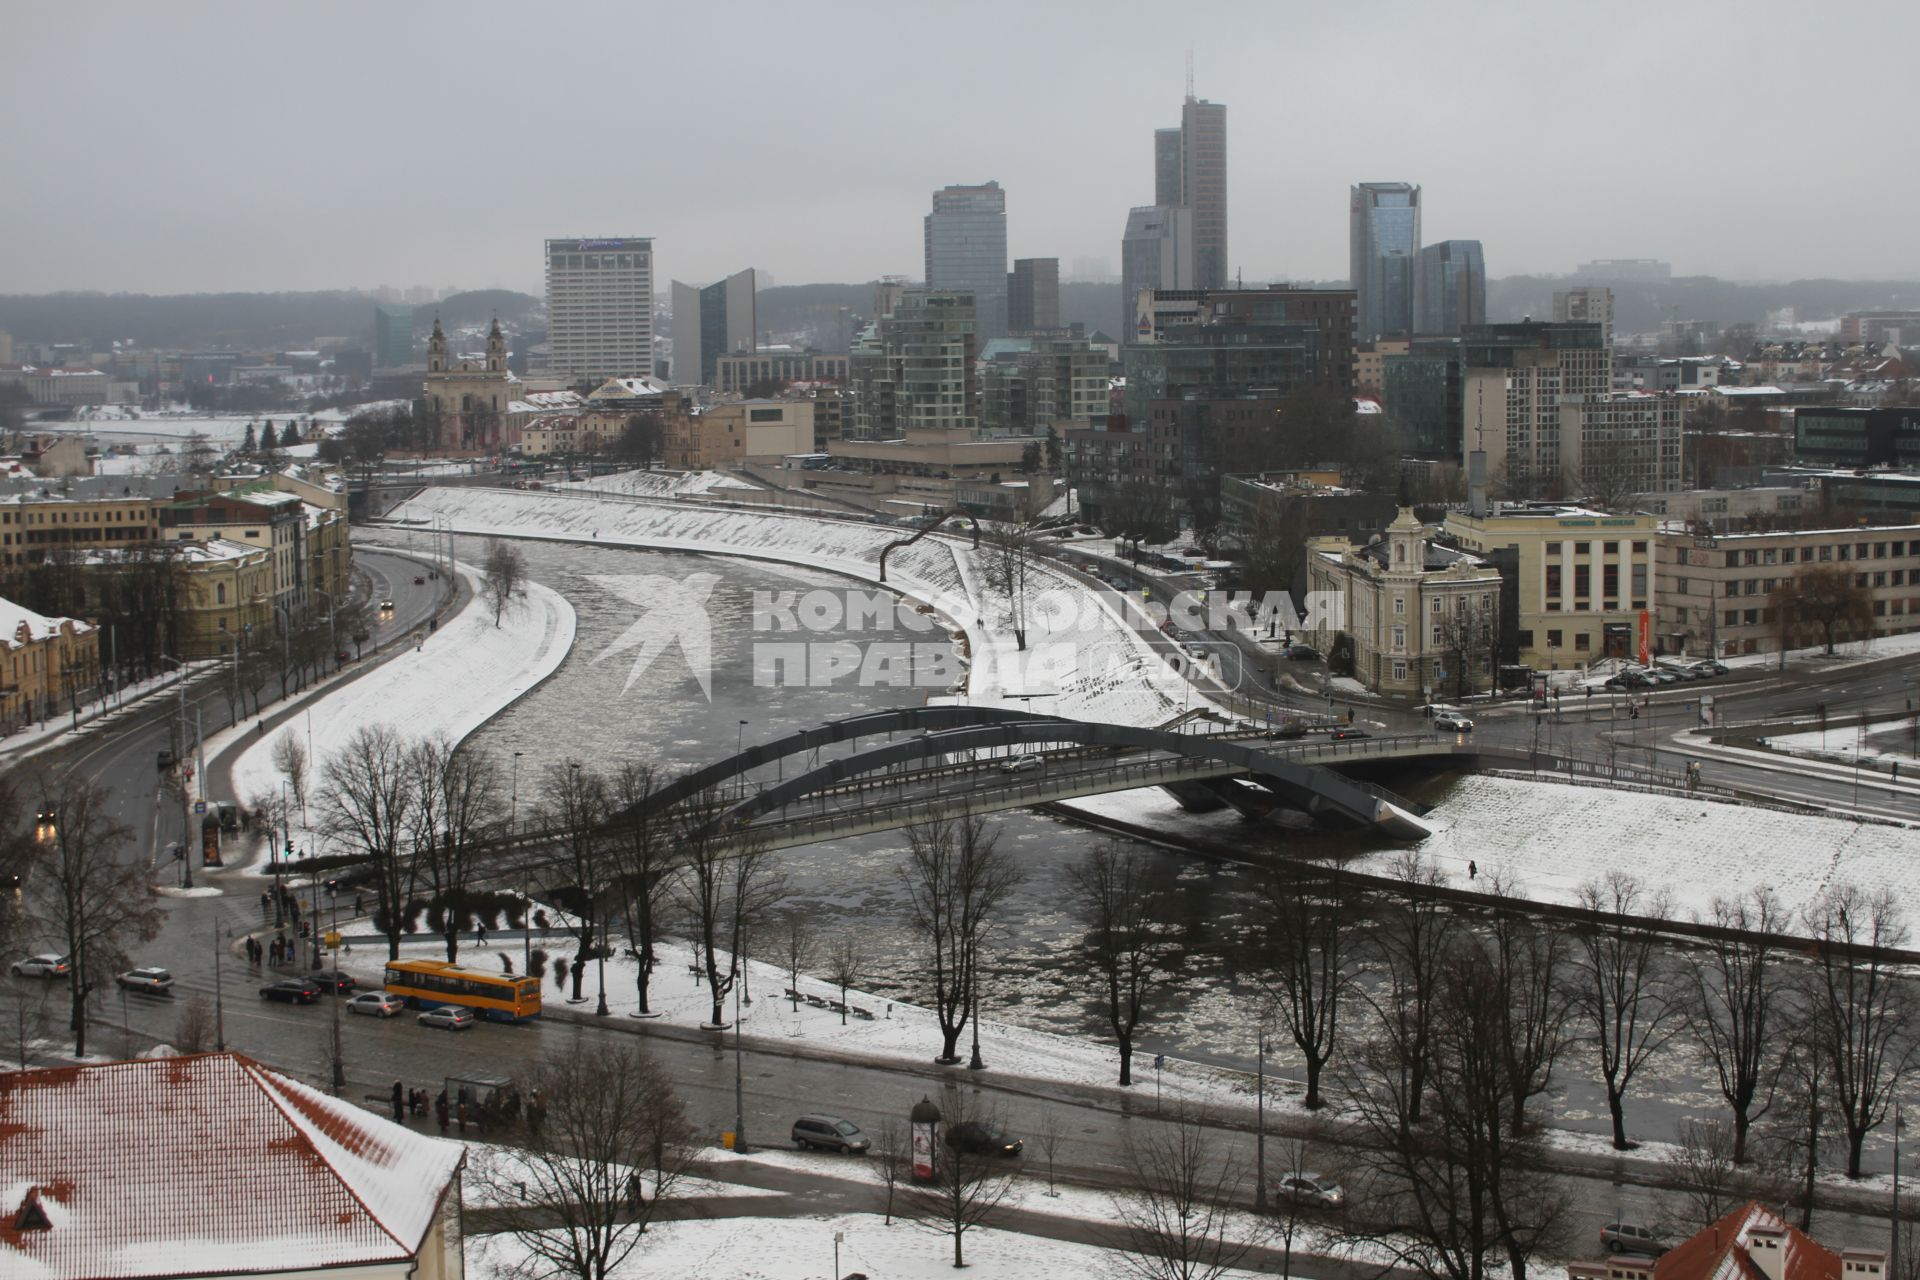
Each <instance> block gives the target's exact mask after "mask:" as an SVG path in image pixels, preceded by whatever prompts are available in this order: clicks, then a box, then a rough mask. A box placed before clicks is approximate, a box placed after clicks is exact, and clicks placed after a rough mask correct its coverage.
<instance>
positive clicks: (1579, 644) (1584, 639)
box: [1573, 631, 1593, 653]
mask: <svg viewBox="0 0 1920 1280" xmlns="http://www.w3.org/2000/svg"><path fill="white" fill-rule="evenodd" d="M1573 647H1574V650H1575V651H1576V652H1578V653H1585V652H1587V650H1589V649H1591V648H1593V637H1592V636H1590V635H1588V634H1587V633H1586V632H1584V631H1582V632H1581V633H1580V634H1579V635H1577V636H1575V637H1574V638H1573Z"/></svg>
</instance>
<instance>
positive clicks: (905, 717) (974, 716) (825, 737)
mask: <svg viewBox="0 0 1920 1280" xmlns="http://www.w3.org/2000/svg"><path fill="white" fill-rule="evenodd" d="M1020 721H1046V722H1047V723H1049V724H1074V723H1077V722H1076V721H1072V720H1060V719H1058V718H1057V717H1054V716H1042V715H1035V714H1034V713H1033V712H1031V711H1014V710H1010V709H1006V708H1001V707H976V706H956V705H941V706H932V707H900V708H898V709H896V710H892V711H871V712H868V713H867V714H865V715H858V716H848V717H847V718H846V719H844V720H831V721H828V722H827V723H826V724H823V725H818V726H816V727H815V728H812V729H802V730H801V731H800V732H799V733H790V734H788V735H786V736H785V737H783V738H775V739H773V740H772V741H770V742H762V743H759V744H757V745H755V746H751V747H748V748H747V749H746V750H744V751H742V752H740V753H739V754H738V755H732V756H728V757H727V758H726V759H724V760H716V761H714V762H713V763H712V764H710V765H707V766H705V767H704V768H700V769H695V770H694V771H693V772H692V773H689V774H686V775H684V776H682V777H680V778H676V779H675V780H674V781H672V782H670V783H668V784H667V785H666V786H664V787H661V788H660V789H659V790H658V791H656V792H655V793H654V796H653V802H654V804H655V805H657V806H659V807H660V808H662V809H667V808H671V807H673V806H674V805H677V804H680V803H682V802H683V801H687V800H691V799H693V797H695V796H697V795H699V794H700V793H701V792H703V791H707V790H711V789H712V788H714V787H717V786H719V785H720V784H722V783H725V782H730V781H732V780H733V779H735V778H737V777H739V776H740V775H741V774H744V773H749V772H751V771H753V770H754V769H758V768H760V767H761V766H762V765H769V764H772V763H773V762H774V761H775V760H785V759H788V758H790V757H792V756H797V755H804V754H806V753H807V752H809V751H816V750H818V749H819V748H821V747H824V746H830V745H832V744H833V743H836V742H853V741H856V740H857V739H860V738H871V737H874V736H876V735H878V734H882V733H919V732H924V731H936V732H937V731H939V730H943V729H957V728H963V727H966V726H970V725H994V724H1005V723H1012V722H1020ZM1038 740H1039V741H1047V739H1045V738H1041V739H1038Z"/></svg>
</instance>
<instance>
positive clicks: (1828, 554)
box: [1820, 547, 1833, 563]
mask: <svg viewBox="0 0 1920 1280" xmlns="http://www.w3.org/2000/svg"><path fill="white" fill-rule="evenodd" d="M1831 559H1833V548H1832V547H1822V548H1820V560H1821V562H1822V563H1825V562H1826V561H1828V560H1831Z"/></svg>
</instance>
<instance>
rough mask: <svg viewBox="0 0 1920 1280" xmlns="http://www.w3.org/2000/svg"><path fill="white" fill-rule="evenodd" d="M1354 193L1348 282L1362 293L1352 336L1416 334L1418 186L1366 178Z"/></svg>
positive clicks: (1365, 339) (1365, 338) (1367, 339)
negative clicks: (1414, 309) (1414, 308)
mask: <svg viewBox="0 0 1920 1280" xmlns="http://www.w3.org/2000/svg"><path fill="white" fill-rule="evenodd" d="M1350 194H1351V200H1350V204H1349V210H1350V216H1351V219H1352V222H1351V226H1350V228H1349V232H1348V241H1347V243H1348V251H1349V259H1350V262H1351V266H1352V272H1351V274H1352V279H1351V281H1350V283H1351V284H1352V286H1353V289H1354V291H1355V292H1356V293H1358V294H1359V295H1360V299H1359V301H1360V316H1359V319H1360V324H1359V328H1358V330H1357V331H1356V332H1355V334H1354V337H1355V339H1357V340H1358V341H1360V342H1372V341H1373V340H1374V339H1375V338H1378V337H1380V336H1381V335H1382V334H1390V333H1412V332H1413V321H1414V314H1413V295H1414V263H1415V259H1416V258H1417V257H1418V256H1419V253H1420V188H1419V187H1418V186H1417V185H1414V184H1412V183H1406V182H1362V183H1360V184H1359V185H1358V186H1356V187H1354V188H1352V191H1351V193H1350Z"/></svg>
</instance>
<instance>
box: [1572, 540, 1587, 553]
mask: <svg viewBox="0 0 1920 1280" xmlns="http://www.w3.org/2000/svg"><path fill="white" fill-rule="evenodd" d="M1573 554H1575V555H1577V556H1584V555H1586V554H1587V544H1586V543H1584V542H1576V543H1574V544H1573Z"/></svg>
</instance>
